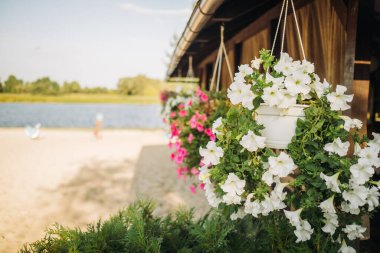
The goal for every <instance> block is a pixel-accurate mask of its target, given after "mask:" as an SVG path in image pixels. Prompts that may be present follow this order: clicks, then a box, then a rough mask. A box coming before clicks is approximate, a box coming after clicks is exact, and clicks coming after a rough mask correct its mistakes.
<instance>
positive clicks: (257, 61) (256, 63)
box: [251, 56, 263, 69]
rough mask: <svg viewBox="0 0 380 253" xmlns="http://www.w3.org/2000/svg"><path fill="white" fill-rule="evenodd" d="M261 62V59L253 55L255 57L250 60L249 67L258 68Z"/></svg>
mask: <svg viewBox="0 0 380 253" xmlns="http://www.w3.org/2000/svg"><path fill="white" fill-rule="evenodd" d="M262 62H263V60H261V58H256V56H255V59H254V60H252V61H251V67H252V68H253V69H260V65H261V63H262Z"/></svg>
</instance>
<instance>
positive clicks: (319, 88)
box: [310, 75, 330, 98]
mask: <svg viewBox="0 0 380 253" xmlns="http://www.w3.org/2000/svg"><path fill="white" fill-rule="evenodd" d="M314 76H316V75H314ZM318 79H319V77H318ZM310 87H311V88H312V89H313V90H314V91H315V93H316V94H317V96H318V98H321V97H322V96H323V95H324V94H325V93H326V92H327V91H328V89H329V88H330V84H329V83H328V82H327V81H326V79H324V80H323V83H321V82H320V81H319V80H316V81H314V82H313V83H311V85H310Z"/></svg>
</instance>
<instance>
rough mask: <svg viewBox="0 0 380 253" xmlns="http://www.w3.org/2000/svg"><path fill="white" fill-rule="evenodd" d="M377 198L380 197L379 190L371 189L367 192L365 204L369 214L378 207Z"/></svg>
mask: <svg viewBox="0 0 380 253" xmlns="http://www.w3.org/2000/svg"><path fill="white" fill-rule="evenodd" d="M379 197H380V192H379V188H377V187H371V188H370V189H369V190H368V195H367V204H368V211H369V212H370V211H372V210H374V209H375V208H376V207H377V206H378V205H379Z"/></svg>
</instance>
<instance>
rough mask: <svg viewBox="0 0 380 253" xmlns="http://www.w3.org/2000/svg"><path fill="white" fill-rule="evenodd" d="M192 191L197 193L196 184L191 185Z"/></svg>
mask: <svg viewBox="0 0 380 253" xmlns="http://www.w3.org/2000/svg"><path fill="white" fill-rule="evenodd" d="M190 191H191V193H193V194H195V193H197V188H196V187H195V186H194V185H190Z"/></svg>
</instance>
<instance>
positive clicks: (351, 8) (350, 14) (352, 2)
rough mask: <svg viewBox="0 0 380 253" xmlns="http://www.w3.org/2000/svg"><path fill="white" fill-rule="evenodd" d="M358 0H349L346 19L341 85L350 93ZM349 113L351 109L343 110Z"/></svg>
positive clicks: (352, 77) (352, 78)
mask: <svg viewBox="0 0 380 253" xmlns="http://www.w3.org/2000/svg"><path fill="white" fill-rule="evenodd" d="M358 7H359V0H349V1H348V8H347V20H346V31H347V37H346V45H345V55H344V75H343V85H344V86H346V87H347V93H348V94H352V81H353V80H354V66H355V62H354V61H355V49H356V30H357V23H358ZM345 114H347V115H351V110H347V111H345Z"/></svg>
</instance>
